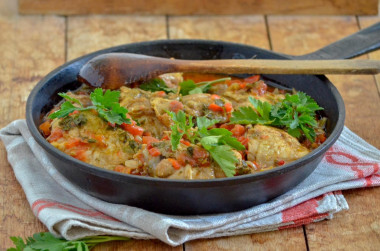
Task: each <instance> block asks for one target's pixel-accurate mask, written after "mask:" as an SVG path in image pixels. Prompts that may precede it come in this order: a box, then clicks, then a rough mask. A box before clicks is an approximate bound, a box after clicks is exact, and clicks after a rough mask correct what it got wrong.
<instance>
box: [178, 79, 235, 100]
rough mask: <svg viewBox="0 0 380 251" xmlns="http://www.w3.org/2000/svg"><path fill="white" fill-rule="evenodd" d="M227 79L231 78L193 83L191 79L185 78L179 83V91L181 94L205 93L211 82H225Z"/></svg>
mask: <svg viewBox="0 0 380 251" xmlns="http://www.w3.org/2000/svg"><path fill="white" fill-rule="evenodd" d="M227 80H231V78H220V79H216V80H213V81H205V82H200V83H195V82H194V81H193V80H186V81H183V82H181V83H179V87H180V90H179V93H180V94H181V95H182V96H185V95H189V94H197V93H206V92H208V90H209V89H210V88H211V86H212V85H213V84H216V83H219V82H225V81H227Z"/></svg>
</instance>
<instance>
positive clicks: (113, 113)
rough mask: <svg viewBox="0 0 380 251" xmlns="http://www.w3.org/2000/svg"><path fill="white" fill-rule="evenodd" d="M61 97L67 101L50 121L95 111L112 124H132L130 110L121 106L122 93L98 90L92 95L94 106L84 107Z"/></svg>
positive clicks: (70, 99) (72, 99)
mask: <svg viewBox="0 0 380 251" xmlns="http://www.w3.org/2000/svg"><path fill="white" fill-rule="evenodd" d="M58 95H60V96H61V97H63V98H64V99H66V100H67V101H66V102H64V103H63V104H62V105H61V108H60V109H59V110H58V111H55V112H54V113H52V114H50V115H49V118H50V119H55V118H64V117H66V116H68V115H69V114H70V113H72V112H74V111H87V110H91V109H94V110H96V111H97V112H98V114H99V116H100V117H101V118H103V119H104V120H106V121H108V122H110V123H111V124H118V125H121V124H123V123H127V124H130V123H131V121H130V119H128V118H127V113H128V110H127V109H126V108H124V107H122V106H120V103H119V98H120V91H110V90H106V91H105V92H104V93H103V89H101V88H96V89H95V90H94V91H93V92H92V93H91V94H90V98H91V102H92V104H93V105H92V106H87V107H83V105H82V103H81V102H80V101H79V100H78V99H75V98H73V97H70V96H69V95H67V94H65V93H59V94H58ZM72 103H76V104H78V105H79V106H80V107H76V106H74V105H73V104H72Z"/></svg>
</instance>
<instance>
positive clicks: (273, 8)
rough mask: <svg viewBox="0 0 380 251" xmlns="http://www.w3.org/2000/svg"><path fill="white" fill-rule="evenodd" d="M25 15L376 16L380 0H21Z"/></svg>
mask: <svg viewBox="0 0 380 251" xmlns="http://www.w3.org/2000/svg"><path fill="white" fill-rule="evenodd" d="M19 10H20V13H23V14H61V15H72V14H89V13H91V14H94V13H95V14H156V15H157V14H158V15H162V14H169V15H191V14H206V15H207V14H314V15H318V14H319V15H326V14H327V15H371V14H372V15H373V14H376V13H377V0H357V1H351V0H303V1H299V0H288V1H286V4H285V3H284V1H282V0H266V1H260V0H235V1H225V0H223V1H215V0H212V1H204V0H193V1H186V0H166V1H161V0H141V1H129V0H118V1H117V0H114V1H108V0H65V1H62V0H19Z"/></svg>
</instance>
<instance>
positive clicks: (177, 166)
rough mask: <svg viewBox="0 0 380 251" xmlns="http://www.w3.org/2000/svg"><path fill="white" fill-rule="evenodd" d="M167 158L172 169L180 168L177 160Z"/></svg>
mask: <svg viewBox="0 0 380 251" xmlns="http://www.w3.org/2000/svg"><path fill="white" fill-rule="evenodd" d="M168 160H169V161H170V163H171V164H172V166H173V168H174V169H176V170H178V169H180V168H181V165H180V164H179V162H178V161H177V160H175V159H172V158H169V159H168Z"/></svg>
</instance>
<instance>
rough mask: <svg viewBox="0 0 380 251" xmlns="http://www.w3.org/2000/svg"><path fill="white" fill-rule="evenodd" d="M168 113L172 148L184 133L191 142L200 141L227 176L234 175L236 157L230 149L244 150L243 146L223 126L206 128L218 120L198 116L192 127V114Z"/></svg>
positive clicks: (174, 147) (175, 147) (177, 143)
mask: <svg viewBox="0 0 380 251" xmlns="http://www.w3.org/2000/svg"><path fill="white" fill-rule="evenodd" d="M168 113H169V115H170V116H171V118H172V120H173V123H174V124H173V125H172V127H171V129H172V134H171V143H172V149H173V150H176V149H177V148H178V145H179V143H180V140H181V138H182V137H183V136H184V135H186V137H187V139H188V140H190V141H191V142H192V143H193V144H196V143H200V144H201V145H202V147H203V148H204V149H206V150H207V151H208V152H209V153H210V155H211V157H212V159H213V160H214V161H215V162H216V163H218V165H219V166H220V168H222V170H223V172H224V173H225V174H226V176H227V177H232V176H234V174H235V169H236V164H237V163H238V159H237V158H236V156H235V154H234V152H233V151H232V150H233V149H236V150H244V149H245V147H244V146H243V145H242V144H241V143H240V142H239V141H238V140H237V139H236V138H234V137H232V133H231V132H230V131H228V130H227V129H224V128H213V129H208V128H209V127H211V126H213V125H215V124H216V123H218V120H215V119H213V120H210V119H208V118H206V117H198V118H197V120H196V122H197V127H198V128H194V127H193V126H194V125H193V122H192V118H193V117H192V116H187V115H186V114H185V113H184V112H183V111H179V112H178V113H177V114H176V113H173V112H168Z"/></svg>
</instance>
